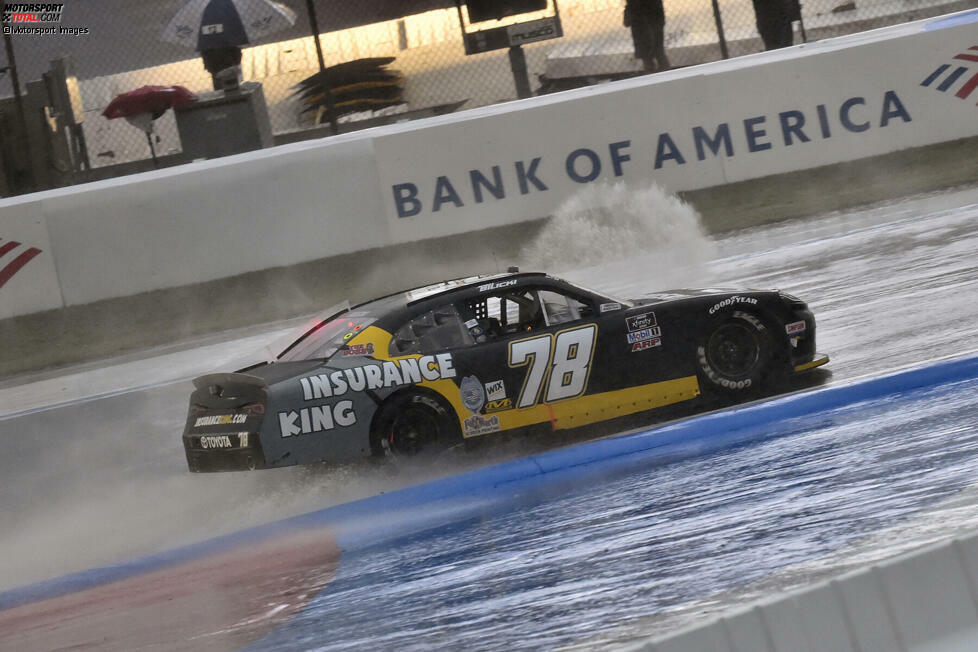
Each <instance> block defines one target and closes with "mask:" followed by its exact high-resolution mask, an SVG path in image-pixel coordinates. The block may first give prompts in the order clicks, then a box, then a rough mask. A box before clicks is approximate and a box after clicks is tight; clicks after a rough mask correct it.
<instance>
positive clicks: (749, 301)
mask: <svg viewBox="0 0 978 652" xmlns="http://www.w3.org/2000/svg"><path fill="white" fill-rule="evenodd" d="M735 303H746V304H749V305H752V306H756V305H757V299H753V298H751V297H742V296H740V295H736V294H735V295H734V296H732V297H727V298H726V299H724V300H723V301H721V302H720V303H718V304H716V305H714V306H713V307H712V308H710V314H711V315H712V314H713V313H715V312H716V311H717V310H720V309H722V308H726V307H727V306H732V305H734V304H735Z"/></svg>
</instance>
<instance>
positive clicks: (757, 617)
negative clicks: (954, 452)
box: [631, 534, 978, 652]
mask: <svg viewBox="0 0 978 652" xmlns="http://www.w3.org/2000/svg"><path fill="white" fill-rule="evenodd" d="M976 571H978V536H976V535H975V534H969V535H967V536H963V537H961V538H957V539H953V540H951V541H949V542H947V543H943V544H938V545H936V546H932V547H930V548H928V549H926V550H923V551H920V552H917V553H913V554H910V555H905V556H902V557H899V558H896V559H893V560H890V561H887V562H884V563H881V564H879V565H875V566H868V567H866V568H863V569H860V570H858V571H855V572H853V573H850V574H848V575H845V576H842V577H840V578H837V579H834V580H832V581H830V582H821V583H819V584H816V585H814V586H812V587H810V588H808V589H805V590H803V591H798V592H795V593H791V594H788V595H785V596H782V597H779V598H776V599H772V600H769V601H765V602H763V603H758V604H756V605H752V606H750V607H747V608H745V609H739V610H737V611H735V612H732V613H730V614H728V615H726V616H723V617H721V618H718V619H714V620H711V621H710V622H708V623H705V624H702V625H699V626H694V627H691V628H689V629H685V630H683V631H680V632H677V633H675V634H670V635H667V636H664V637H658V638H656V639H652V640H649V641H648V642H645V643H642V644H640V645H636V646H634V647H632V648H631V649H632V650H634V652H639V651H642V652H701V651H703V650H711V651H713V652H739V651H742V650H757V651H761V650H763V651H765V652H820V651H822V650H833V651H834V652H858V651H865V650H903V651H905V652H938V651H941V652H952V651H953V652H959V651H960V652H966V651H971V650H975V649H978V595H976V593H975V587H976V586H978V573H976Z"/></svg>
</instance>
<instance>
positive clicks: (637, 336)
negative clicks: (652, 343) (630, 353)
mask: <svg viewBox="0 0 978 652" xmlns="http://www.w3.org/2000/svg"><path fill="white" fill-rule="evenodd" d="M661 335H662V331H661V330H660V329H659V327H658V326H655V327H653V328H643V329H642V330H640V331H635V332H634V333H628V334H627V335H626V336H625V338H626V339H627V340H628V343H629V344H635V343H636V342H644V341H646V340H651V339H652V338H654V337H659V336H661Z"/></svg>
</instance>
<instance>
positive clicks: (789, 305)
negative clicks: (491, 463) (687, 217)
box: [183, 270, 828, 471]
mask: <svg viewBox="0 0 978 652" xmlns="http://www.w3.org/2000/svg"><path fill="white" fill-rule="evenodd" d="M269 358H270V359H269V361H267V362H263V363H261V364H259V365H256V366H252V367H248V368H246V369H242V370H241V371H239V372H237V373H221V374H211V375H207V376H203V377H201V378H197V379H196V380H194V386H195V387H196V391H194V392H193V394H192V396H191V398H190V413H189V415H188V417H187V424H186V428H185V430H184V435H183V443H184V447H185V449H186V453H187V462H188V464H189V466H190V470H191V471H226V470H238V469H260V468H272V467H280V466H289V465H293V464H309V463H313V462H319V461H348V460H350V459H353V458H359V457H363V456H369V455H375V456H385V455H392V454H395V455H407V454H413V453H417V452H419V451H421V450H423V449H438V448H444V447H448V446H452V445H454V444H456V443H459V442H462V441H465V440H469V439H472V438H478V437H485V436H487V435H492V434H494V433H501V432H506V431H513V430H516V429H523V428H528V427H531V426H538V425H542V426H543V427H547V425H548V424H549V427H550V428H552V429H553V430H561V429H569V428H576V427H578V426H584V425H586V424H591V423H595V422H598V421H604V420H606V419H611V418H615V417H620V416H624V415H629V414H635V413H638V412H643V411H646V410H651V409H654V408H659V407H662V406H665V405H670V404H675V403H679V402H681V401H688V400H690V399H694V398H696V397H697V396H699V395H700V393H701V392H707V391H710V392H716V393H723V394H728V395H751V394H752V393H753V392H754V391H755V390H757V389H758V388H761V387H763V386H772V385H774V386H778V384H779V383H780V382H782V381H784V380H785V379H786V378H787V377H789V376H791V375H793V374H796V373H799V372H804V371H807V370H810V369H813V368H815V367H818V366H820V365H823V364H825V363H826V362H828V357H827V356H824V355H816V353H815V319H814V318H813V317H812V313H811V311H809V309H808V307H807V306H806V304H805V303H804V302H802V301H801V300H799V299H797V298H795V297H793V296H791V295H788V294H785V293H783V292H778V291H740V292H731V291H725V290H682V291H675V292H670V293H668V294H657V295H650V296H647V297H645V298H642V299H635V300H627V301H626V300H623V299H616V298H612V297H609V296H607V295H604V294H602V293H598V292H593V291H591V290H587V289H585V288H582V287H579V286H577V285H573V284H571V283H568V282H566V281H563V280H561V279H559V278H555V277H553V276H549V275H547V274H543V273H519V272H518V271H515V270H512V271H510V272H508V273H506V274H497V275H492V276H480V277H473V278H467V279H461V280H455V281H447V282H444V283H439V284H437V285H433V286H428V287H423V288H418V289H415V290H410V291H408V292H401V293H398V294H392V295H390V296H386V297H383V298H380V299H376V300H374V301H369V302H367V303H364V304H361V305H358V306H354V307H352V308H351V307H349V306H348V305H346V304H344V305H341V306H337V307H334V308H333V309H331V310H329V311H327V312H326V313H324V315H323V316H322V317H321V318H319V319H316V320H315V321H314V323H313V324H312V325H311V326H310V327H308V328H305V329H303V330H302V331H301V333H300V334H299V335H298V336H297V337H295V338H294V339H291V341H290V342H289V343H288V345H287V346H284V347H282V349H281V350H280V351H278V352H276V353H275V354H274V355H272V356H269Z"/></svg>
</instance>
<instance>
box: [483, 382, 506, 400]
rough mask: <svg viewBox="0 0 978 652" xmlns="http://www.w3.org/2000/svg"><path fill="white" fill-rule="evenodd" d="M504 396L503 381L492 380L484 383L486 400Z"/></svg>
mask: <svg viewBox="0 0 978 652" xmlns="http://www.w3.org/2000/svg"><path fill="white" fill-rule="evenodd" d="M504 398H506V385H505V384H503V381H501V380H494V381H492V382H491V383H486V399H487V400H490V401H498V400H500V399H504Z"/></svg>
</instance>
